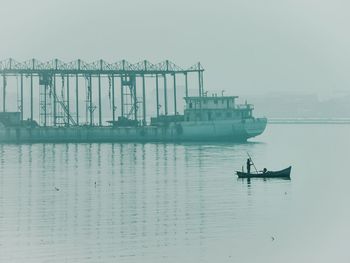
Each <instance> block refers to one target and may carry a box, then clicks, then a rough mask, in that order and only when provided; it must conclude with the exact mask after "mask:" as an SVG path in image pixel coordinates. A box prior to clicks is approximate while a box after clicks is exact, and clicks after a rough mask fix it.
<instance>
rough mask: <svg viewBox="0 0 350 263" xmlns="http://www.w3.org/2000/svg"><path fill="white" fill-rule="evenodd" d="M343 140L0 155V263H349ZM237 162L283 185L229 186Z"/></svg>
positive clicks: (323, 137)
mask: <svg viewBox="0 0 350 263" xmlns="http://www.w3.org/2000/svg"><path fill="white" fill-rule="evenodd" d="M349 136H350V125H270V126H269V127H268V129H267V131H266V132H265V133H264V134H263V135H262V136H260V137H258V138H256V139H254V141H251V142H249V143H245V144H216V143H211V144H34V145H0V262H349V261H350V251H349V249H348V247H349V244H350V208H349V207H350V206H349V201H350V190H349V186H350V172H349V169H350V166H349V165H350V161H349V160H350V158H349V157H350V138H349ZM246 152H249V153H250V154H251V156H252V157H253V159H254V160H255V163H256V165H257V166H258V168H260V169H262V168H263V167H267V168H268V169H276V170H277V169H281V168H285V167H287V166H288V165H292V166H293V169H292V180H290V181H288V180H279V179H275V180H261V179H255V180H251V181H250V182H247V180H241V179H237V178H236V176H235V175H234V170H241V167H242V165H243V164H244V163H245V160H246V158H247V156H246Z"/></svg>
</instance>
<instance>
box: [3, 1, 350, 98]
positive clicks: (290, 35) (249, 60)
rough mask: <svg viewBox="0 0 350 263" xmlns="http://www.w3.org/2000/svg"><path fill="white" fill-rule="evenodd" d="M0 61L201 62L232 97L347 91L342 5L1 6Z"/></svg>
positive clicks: (208, 82)
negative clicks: (31, 59) (276, 93)
mask: <svg viewBox="0 0 350 263" xmlns="http://www.w3.org/2000/svg"><path fill="white" fill-rule="evenodd" d="M0 4H1V5H0V25H1V37H0V59H1V60H2V59H6V58H8V57H13V58H15V59H17V60H19V61H23V60H27V59H30V58H32V57H35V58H38V59H39V60H50V59H52V58H56V57H57V58H60V59H62V60H66V61H71V60H75V59H76V58H82V59H83V60H86V61H94V60H97V59H99V58H103V59H105V60H107V61H111V62H113V61H116V60H120V59H127V60H130V61H131V62H138V61H140V60H143V59H148V60H150V61H152V62H159V61H162V60H165V59H170V60H172V61H174V62H175V63H176V64H178V65H180V66H183V67H187V66H191V65H192V64H194V63H196V62H197V61H201V62H202V64H203V65H204V67H205V69H206V73H205V83H204V84H205V89H209V90H214V89H216V90H221V89H225V90H226V91H227V92H228V91H229V92H230V93H231V94H238V95H241V94H249V93H255V92H259V93H266V92H270V91H281V92H284V91H286V92H287V91H298V92H306V93H311V92H318V93H319V94H330V93H331V92H333V93H334V92H344V91H349V90H350V88H349V86H350V76H349V72H350V67H349V64H350V34H349V25H350V16H349V7H350V3H349V1H342V0H332V1H331V0H328V1H322V0H317V1H316V0H314V1H310V0H241V1H235V0H230V1H229V0H216V1H203V0H202V1H199V0H198V1H197V0H196V1H188V0H177V1H166V0H149V1H130V0H128V1H112V0H99V1H90V0H70V1H68V0H59V1H58V0H57V1H56V0H23V1H16V0H11V1H5V0H0Z"/></svg>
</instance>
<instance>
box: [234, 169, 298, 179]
mask: <svg viewBox="0 0 350 263" xmlns="http://www.w3.org/2000/svg"><path fill="white" fill-rule="evenodd" d="M291 170H292V166H289V167H288V168H286V169H283V170H280V171H266V172H258V173H256V172H255V173H244V172H239V171H236V174H237V175H238V177H239V178H287V179H288V178H290V172H291Z"/></svg>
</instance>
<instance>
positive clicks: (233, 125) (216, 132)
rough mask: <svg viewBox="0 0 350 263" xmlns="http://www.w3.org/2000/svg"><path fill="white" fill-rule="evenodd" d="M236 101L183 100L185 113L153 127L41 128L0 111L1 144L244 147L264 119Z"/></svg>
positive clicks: (154, 121) (123, 123) (124, 122)
mask: <svg viewBox="0 0 350 263" xmlns="http://www.w3.org/2000/svg"><path fill="white" fill-rule="evenodd" d="M237 98H238V97H237V96H216V95H213V96H193V97H185V98H184V100H185V109H184V112H183V114H176V115H160V116H158V117H152V118H151V121H150V124H149V125H141V124H140V123H139V122H137V121H136V122H135V121H133V120H129V119H126V118H123V117H119V118H118V120H116V121H115V122H111V121H110V122H109V126H102V127H100V126H90V125H86V126H83V125H82V126H69V127H64V126H59V127H53V126H48V127H44V126H40V125H38V124H37V123H36V122H35V121H31V120H21V114H20V112H0V142H1V143H62V142H65V143H83V142H90V143H91V142H245V141H247V140H248V139H249V138H252V137H255V136H258V135H260V134H262V133H263V132H264V130H265V128H266V124H267V119H266V118H256V117H254V116H253V110H254V106H253V105H252V104H248V103H245V104H237V103H236V99H237Z"/></svg>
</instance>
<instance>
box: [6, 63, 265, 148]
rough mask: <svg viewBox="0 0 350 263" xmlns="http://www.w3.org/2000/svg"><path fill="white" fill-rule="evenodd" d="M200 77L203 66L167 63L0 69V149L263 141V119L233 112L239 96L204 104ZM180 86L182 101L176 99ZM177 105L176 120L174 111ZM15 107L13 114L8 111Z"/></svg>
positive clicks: (249, 111)
mask: <svg viewBox="0 0 350 263" xmlns="http://www.w3.org/2000/svg"><path fill="white" fill-rule="evenodd" d="M203 72H204V68H203V67H202V65H201V63H197V64H194V65H193V66H191V67H189V68H187V69H184V68H181V67H179V66H177V65H176V64H174V63H173V62H171V61H169V60H165V61H163V62H160V63H157V64H153V63H151V62H149V61H147V60H143V61H140V62H138V63H135V64H133V63H130V62H128V61H126V60H121V61H117V62H115V63H109V62H107V61H104V60H102V59H100V60H98V61H95V62H93V63H87V62H85V61H83V60H81V59H78V60H75V61H72V62H69V63H66V62H63V61H61V60H58V59H54V60H51V61H47V62H41V61H38V60H36V59H31V60H29V61H25V62H22V63H21V62H18V61H16V60H14V59H11V58H10V59H8V60H4V61H0V76H2V85H1V83H0V86H1V89H2V92H1V93H2V94H1V99H2V105H1V106H2V112H0V143H61V142H63V143H64V142H71V143H80V142H88V143H90V142H218V141H225V142H244V141H247V140H248V139H249V138H252V137H255V136H258V135H260V134H262V133H263V132H264V130H265V128H266V123H267V120H266V118H256V117H254V116H253V110H254V106H253V105H252V104H248V103H247V102H246V103H244V104H238V103H237V98H238V97H237V96H224V91H222V93H221V95H219V96H218V95H217V94H215V93H214V94H212V95H209V96H208V92H207V91H206V92H204V87H203ZM197 77H198V78H197ZM14 79H15V80H16V81H15V82H14V81H13V80H14ZM169 79H170V80H172V81H171V82H170V83H169ZM197 79H198V86H197V85H196V83H197ZM82 82H83V83H85V87H84V88H83V87H81V84H82ZM179 82H180V83H182V87H184V90H183V91H184V92H183V93H184V94H179V93H178V91H180V90H178V88H179ZM14 83H17V88H16V89H13V88H14V87H13V84H14ZM169 84H170V85H169ZM180 85H181V84H180ZM193 86H194V87H195V89H191V87H193ZM196 86H197V87H198V92H197V91H196V89H197V87H196ZM150 87H152V89H150ZM9 89H12V91H13V92H14V91H17V103H16V102H15V101H14V100H13V98H12V100H11V97H8V96H7V91H8V90H9ZM154 90H155V96H154V97H155V102H156V103H155V105H154V104H153V103H151V104H153V105H154V106H156V113H151V115H148V113H149V112H151V111H149V105H146V104H147V103H146V102H147V98H150V97H153V95H154V94H153V91H154ZM170 91H172V92H173V94H170ZM37 92H38V93H37ZM119 92H120V93H119ZM107 93H108V95H107ZM28 95H29V96H28ZM38 95H39V96H38ZM83 95H85V96H86V97H85V100H84V101H83V100H82V96H83ZM179 95H180V96H179ZM34 97H36V99H35V100H34ZM180 97H183V99H184V110H183V112H182V113H179V112H178V110H177V99H179V98H180ZM170 98H171V99H173V103H171V104H172V105H171V106H173V111H172V110H171V113H170V112H169V108H170V107H169V106H170V105H168V102H169V99H170ZM107 99H109V105H108V104H106V103H105V101H106V100H107ZM117 99H118V100H120V102H117ZM152 99H153V98H151V99H148V104H149V102H150V101H152ZM36 102H39V103H38V104H37V103H36ZM82 103H84V104H85V105H82ZM16 104H17V108H16V110H9V109H10V108H11V109H13V108H14V105H16ZM28 106H29V108H28ZM82 106H84V107H85V110H86V111H85V115H84V114H82ZM108 106H109V107H108ZM36 107H38V108H37V109H38V112H37V114H35V113H34V108H36ZM28 109H29V111H28ZM96 112H97V119H98V122H97V123H96V122H95V113H96ZM84 116H85V118H86V121H85V122H84V121H83V120H82V119H83V117H84Z"/></svg>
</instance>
